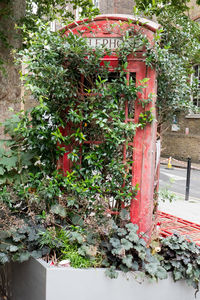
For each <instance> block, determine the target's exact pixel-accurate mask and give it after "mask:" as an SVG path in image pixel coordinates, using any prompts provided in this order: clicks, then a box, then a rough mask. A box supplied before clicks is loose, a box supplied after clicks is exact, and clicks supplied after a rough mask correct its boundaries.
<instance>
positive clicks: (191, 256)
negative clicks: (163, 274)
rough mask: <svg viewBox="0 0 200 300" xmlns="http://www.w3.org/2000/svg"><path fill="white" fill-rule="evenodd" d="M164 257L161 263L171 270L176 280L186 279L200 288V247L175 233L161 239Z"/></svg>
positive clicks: (196, 287) (161, 253)
mask: <svg viewBox="0 0 200 300" xmlns="http://www.w3.org/2000/svg"><path fill="white" fill-rule="evenodd" d="M161 245H162V248H161V252H160V255H162V257H163V259H162V261H161V265H162V266H163V267H164V268H165V270H167V271H171V272H172V274H173V278H174V280H175V281H177V280H181V279H185V280H186V282H187V283H188V284H189V285H191V286H193V287H194V288H195V289H196V292H198V290H199V281H200V256H199V254H200V247H199V246H197V245H196V244H195V243H194V242H192V241H191V240H186V239H185V237H183V236H180V235H179V234H174V235H172V236H169V237H167V238H165V239H163V240H162V241H161Z"/></svg>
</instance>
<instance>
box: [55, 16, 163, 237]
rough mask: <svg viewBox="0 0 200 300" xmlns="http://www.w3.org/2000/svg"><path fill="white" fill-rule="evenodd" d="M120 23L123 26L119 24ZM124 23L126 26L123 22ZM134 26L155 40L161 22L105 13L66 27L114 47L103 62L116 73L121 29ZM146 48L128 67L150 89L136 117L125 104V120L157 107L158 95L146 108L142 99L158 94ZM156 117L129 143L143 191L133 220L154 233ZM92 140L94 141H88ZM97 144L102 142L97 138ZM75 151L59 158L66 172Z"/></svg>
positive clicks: (133, 205) (93, 43)
mask: <svg viewBox="0 0 200 300" xmlns="http://www.w3.org/2000/svg"><path fill="white" fill-rule="evenodd" d="M116 24H118V25H119V26H116ZM122 24H123V25H122ZM130 27H131V28H133V29H134V30H135V32H137V31H139V32H140V33H142V34H143V35H144V36H146V37H147V39H148V41H149V42H150V43H153V34H154V33H155V31H156V29H158V25H157V24H156V23H154V22H151V21H148V20H145V19H140V20H139V21H138V20H136V19H135V18H134V17H133V16H131V15H129V16H126V15H102V16H97V17H96V18H95V19H93V20H84V21H78V22H75V23H73V24H70V25H69V26H67V27H65V29H64V30H65V32H64V34H66V35H67V34H68V33H69V32H72V33H73V34H76V35H80V34H81V35H82V37H85V38H86V39H87V41H88V43H89V44H90V45H91V47H93V48H95V47H96V46H98V45H102V44H103V45H104V46H106V47H107V48H110V49H111V52H112V55H111V56H105V57H103V58H102V61H107V62H109V63H110V71H111V72H112V71H113V70H114V68H115V67H117V65H118V59H119V58H118V57H117V56H116V55H115V49H116V48H117V47H118V46H119V45H120V43H121V38H122V37H121V32H120V34H119V30H118V28H123V32H124V33H125V32H127V30H129V29H130ZM144 51H145V48H144V47H143V48H142V49H138V51H137V52H136V53H134V55H129V56H128V67H127V70H126V72H127V73H126V74H127V75H126V76H127V79H129V78H130V76H132V74H134V76H135V79H136V84H137V82H139V81H140V80H142V79H144V78H149V81H148V82H147V84H146V88H145V89H143V92H142V94H140V95H138V100H137V101H136V102H135V108H134V119H133V118H130V117H129V115H128V103H125V120H124V121H125V123H128V122H136V123H138V119H139V116H140V113H141V112H144V110H148V111H149V110H150V109H152V112H153V114H154V115H156V110H155V97H153V100H152V101H151V102H150V103H149V104H148V105H147V106H146V107H145V109H144V108H142V106H141V104H140V101H139V99H140V98H141V97H142V98H144V99H147V98H148V95H149V94H154V95H155V94H156V71H155V70H154V69H151V68H150V67H147V66H146V64H145V61H144V56H143V53H144ZM69 127H70V126H69V125H68V126H66V128H65V129H63V134H64V135H67V134H68V131H69V130H70V129H69ZM156 132H157V126H156V119H155V120H154V121H153V122H152V123H151V124H148V125H147V126H146V127H145V128H144V129H142V128H138V129H137V131H136V135H135V137H134V140H133V141H132V142H131V143H129V146H131V147H132V157H133V164H132V185H133V186H135V185H136V184H138V185H139V191H138V193H137V196H136V198H135V199H133V200H132V202H131V206H130V215H131V221H132V222H133V223H136V224H137V225H138V226H139V230H140V231H142V232H144V233H146V234H147V235H150V234H151V230H152V225H153V208H154V193H155V178H156V176H157V174H155V173H156V171H155V164H156ZM86 142H87V143H90V141H86ZM93 143H100V141H96V142H94V141H93ZM71 150H72V146H67V148H66V153H65V155H64V156H63V158H62V159H60V161H59V165H60V166H61V167H62V170H63V172H64V173H65V172H66V171H70V166H71V162H70V160H69V159H68V154H69V153H70V151H71ZM123 160H124V161H125V160H126V146H124V157H123Z"/></svg>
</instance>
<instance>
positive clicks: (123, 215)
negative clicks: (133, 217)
mask: <svg viewBox="0 0 200 300" xmlns="http://www.w3.org/2000/svg"><path fill="white" fill-rule="evenodd" d="M120 217H121V219H122V220H124V221H127V220H129V219H130V213H129V212H128V211H127V210H126V209H122V210H121V211H120Z"/></svg>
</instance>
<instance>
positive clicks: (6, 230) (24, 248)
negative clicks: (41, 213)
mask: <svg viewBox="0 0 200 300" xmlns="http://www.w3.org/2000/svg"><path fill="white" fill-rule="evenodd" d="M0 216H1V223H0V240H1V241H0V265H4V264H5V263H8V262H11V261H19V262H23V261H26V260H28V259H29V258H30V257H34V258H39V257H41V256H43V255H46V254H47V253H49V251H50V249H49V248H48V247H41V248H40V246H39V245H40V236H39V232H40V231H41V230H43V231H45V227H44V226H43V224H41V223H40V222H39V221H38V220H37V219H36V218H34V217H32V218H30V217H29V218H28V216H27V217H26V218H23V217H21V218H20V214H19V213H18V214H17V213H11V211H10V210H9V209H8V208H7V207H6V205H4V204H2V202H1V212H0Z"/></svg>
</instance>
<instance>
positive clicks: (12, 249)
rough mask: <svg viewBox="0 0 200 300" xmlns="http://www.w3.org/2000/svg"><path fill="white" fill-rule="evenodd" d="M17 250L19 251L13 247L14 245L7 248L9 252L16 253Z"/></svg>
mask: <svg viewBox="0 0 200 300" xmlns="http://www.w3.org/2000/svg"><path fill="white" fill-rule="evenodd" d="M18 249H19V248H18V247H17V246H15V245H11V246H10V247H9V250H10V252H16V251H17V250H18Z"/></svg>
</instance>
